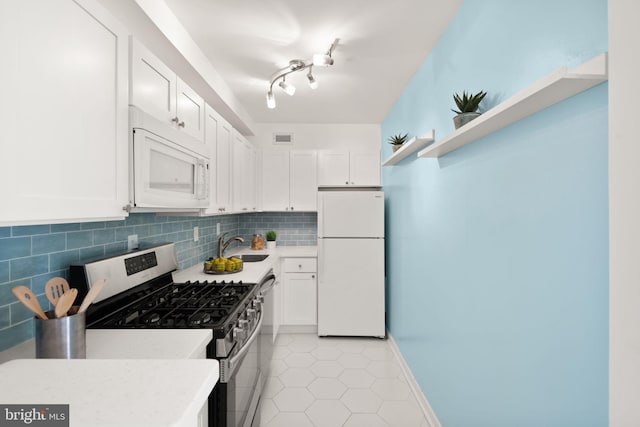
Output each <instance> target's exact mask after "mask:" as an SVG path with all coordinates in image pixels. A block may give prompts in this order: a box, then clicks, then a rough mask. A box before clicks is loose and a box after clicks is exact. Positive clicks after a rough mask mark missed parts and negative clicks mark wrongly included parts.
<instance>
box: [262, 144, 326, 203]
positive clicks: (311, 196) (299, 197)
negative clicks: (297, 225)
mask: <svg viewBox="0 0 640 427" xmlns="http://www.w3.org/2000/svg"><path fill="white" fill-rule="evenodd" d="M261 181H262V210H265V211H316V210H317V194H318V183H317V154H316V152H315V151H296V150H294V151H275V150H265V151H263V153H262V180H261Z"/></svg>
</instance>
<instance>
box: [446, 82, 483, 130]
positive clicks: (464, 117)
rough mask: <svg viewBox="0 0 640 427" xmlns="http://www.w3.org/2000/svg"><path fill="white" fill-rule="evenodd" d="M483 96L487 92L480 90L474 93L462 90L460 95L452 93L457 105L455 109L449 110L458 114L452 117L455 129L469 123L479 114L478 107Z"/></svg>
mask: <svg viewBox="0 0 640 427" xmlns="http://www.w3.org/2000/svg"><path fill="white" fill-rule="evenodd" d="M485 96H487V92H483V91H480V92H478V93H476V94H475V95H472V94H471V93H467V92H466V91H463V92H462V96H460V95H458V94H457V93H454V94H453V100H454V101H455V102H456V106H457V107H458V109H457V110H453V109H452V110H451V111H453V112H454V113H457V114H458V115H457V116H455V117H454V118H453V125H454V126H455V128H456V129H458V128H459V127H461V126H463V125H465V124H467V123H469V122H470V121H471V120H473V119H475V118H476V117H478V116H479V115H480V113H478V107H479V106H480V102H481V101H482V100H483V99H484V97H485Z"/></svg>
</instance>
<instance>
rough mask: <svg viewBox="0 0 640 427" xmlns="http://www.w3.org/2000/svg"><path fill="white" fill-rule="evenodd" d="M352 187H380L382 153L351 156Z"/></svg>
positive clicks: (353, 154) (354, 153) (353, 153)
mask: <svg viewBox="0 0 640 427" xmlns="http://www.w3.org/2000/svg"><path fill="white" fill-rule="evenodd" d="M349 173H350V180H349V184H350V185H358V186H376V187H378V186H380V153H379V152H377V151H376V152H373V153H370V152H366V153H360V152H351V153H350V154H349Z"/></svg>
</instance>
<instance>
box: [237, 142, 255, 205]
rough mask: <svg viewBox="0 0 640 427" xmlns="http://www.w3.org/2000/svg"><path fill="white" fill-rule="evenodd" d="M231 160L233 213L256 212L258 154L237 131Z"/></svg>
mask: <svg viewBox="0 0 640 427" xmlns="http://www.w3.org/2000/svg"><path fill="white" fill-rule="evenodd" d="M231 158H232V167H231V177H232V178H231V188H232V193H231V201H232V205H233V211H234V212H249V211H256V210H257V203H256V152H255V148H254V147H253V145H251V144H250V143H249V142H248V141H247V140H246V139H245V137H244V136H242V135H241V134H240V133H238V132H237V131H236V130H234V131H233V143H232V148H231Z"/></svg>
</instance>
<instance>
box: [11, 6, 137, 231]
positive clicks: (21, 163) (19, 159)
mask: <svg viewBox="0 0 640 427" xmlns="http://www.w3.org/2000/svg"><path fill="white" fill-rule="evenodd" d="M0 33H1V35H2V38H1V39H0V44H1V45H2V52H3V61H4V66H3V67H1V70H0V78H1V79H2V81H3V82H4V83H5V85H4V87H3V102H2V103H0V104H2V106H1V107H0V109H1V110H0V112H1V114H0V127H1V128H2V132H3V137H2V138H1V140H0V152H2V155H1V156H0V182H2V185H0V198H1V199H2V208H1V209H0V225H12V224H26V223H32V224H33V223H38V222H40V223H51V222H62V221H84V220H95V219H116V218H123V217H124V216H126V212H125V211H124V210H123V206H125V205H126V204H127V202H128V173H127V169H128V154H127V153H128V142H127V141H128V139H127V135H128V131H127V128H128V123H127V120H128V112H127V105H128V102H127V87H128V83H127V80H128V79H127V64H128V54H127V50H128V49H127V47H128V38H127V32H126V30H125V29H124V28H123V27H121V25H120V24H119V23H118V22H117V21H116V20H115V19H114V18H113V17H112V16H111V15H110V14H109V13H108V12H107V11H106V10H105V9H104V8H103V7H102V6H101V5H100V4H98V3H97V2H96V1H93V0H82V1H75V2H74V1H70V0H58V1H51V0H31V1H12V2H0ZM36 110H37V112H36Z"/></svg>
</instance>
